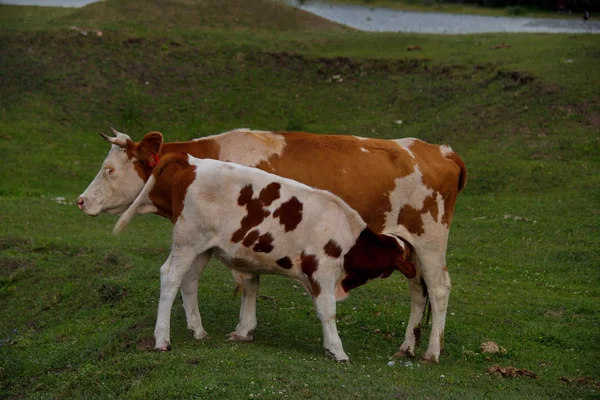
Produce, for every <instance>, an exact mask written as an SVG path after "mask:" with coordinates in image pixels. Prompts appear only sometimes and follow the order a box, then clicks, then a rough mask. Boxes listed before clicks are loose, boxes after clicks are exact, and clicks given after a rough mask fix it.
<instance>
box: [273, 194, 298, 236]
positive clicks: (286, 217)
mask: <svg viewBox="0 0 600 400" xmlns="http://www.w3.org/2000/svg"><path fill="white" fill-rule="evenodd" d="M302 207H303V206H302V203H301V202H300V201H299V200H298V199H297V198H296V197H292V198H291V199H289V200H288V201H286V202H285V203H283V204H282V205H281V206H280V207H279V208H278V209H277V210H275V212H274V213H273V217H274V218H279V221H280V222H281V225H283V226H284V227H285V231H286V232H289V231H293V230H294V229H296V227H297V226H298V224H299V223H300V221H302Z"/></svg>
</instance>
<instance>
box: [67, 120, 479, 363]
mask: <svg viewBox="0 0 600 400" xmlns="http://www.w3.org/2000/svg"><path fill="white" fill-rule="evenodd" d="M114 133H115V134H116V137H114V138H109V137H107V136H106V135H104V138H105V139H106V140H108V141H110V142H111V143H112V144H113V146H112V148H111V150H110V152H109V154H108V156H107V157H106V159H105V160H104V163H103V165H102V169H101V170H100V171H99V173H98V175H97V176H96V178H95V179H94V180H93V181H92V183H91V184H90V185H89V187H88V188H87V189H86V190H85V192H84V193H83V194H82V195H81V196H80V198H79V200H78V206H79V208H81V209H82V210H83V211H84V212H85V213H87V214H90V215H97V214H99V213H101V212H106V213H112V214H120V213H122V212H123V211H125V209H126V208H127V206H128V205H129V204H131V203H132V202H133V201H134V199H135V198H136V196H137V194H138V193H139V192H140V191H141V190H142V187H143V186H144V183H145V182H146V181H147V180H148V178H149V177H150V175H151V173H152V170H153V167H154V166H155V165H156V163H157V160H158V159H159V158H160V157H163V156H164V155H165V154H169V153H172V152H185V153H189V154H191V155H192V156H194V157H198V158H212V159H217V160H222V161H231V162H234V163H238V164H242V165H247V166H251V167H256V168H259V169H262V170H265V171H267V172H271V173H273V174H276V175H279V176H283V177H286V178H290V179H294V180H296V181H299V182H302V183H304V184H306V185H308V186H311V187H315V188H318V189H323V190H328V191H330V192H332V193H334V194H336V195H338V196H339V197H341V198H342V199H343V200H344V201H345V202H346V203H347V204H348V205H350V207H352V208H353V209H355V210H356V211H358V213H359V214H360V215H361V217H362V218H363V220H364V221H365V222H366V223H367V225H368V226H369V227H370V228H371V229H372V230H373V231H374V232H377V233H388V234H392V235H396V236H399V237H401V238H403V239H404V240H406V241H407V242H408V243H410V245H411V246H412V248H413V250H414V253H413V256H412V262H414V264H415V266H416V269H417V275H416V277H415V278H414V279H410V280H409V282H410V283H409V287H410V294H411V312H410V318H409V321H408V326H407V329H406V334H405V337H404V342H403V343H402V345H401V346H400V350H399V351H398V353H396V355H397V356H414V355H415V347H416V342H417V338H418V337H419V336H420V330H421V327H420V324H421V320H422V317H423V312H424V309H425V305H426V296H429V300H430V304H431V309H432V327H431V333H430V336H429V346H428V348H427V351H426V352H425V354H424V355H423V359H424V360H425V361H430V362H438V361H439V355H440V350H441V344H442V343H443V334H444V326H445V321H446V310H447V306H448V298H449V294H450V287H451V284H450V276H449V274H448V268H447V266H446V246H447V243H448V234H449V229H450V223H451V221H452V216H453V213H454V205H455V202H456V197H457V194H458V192H460V190H461V189H462V188H463V187H464V185H465V184H466V176H467V172H466V168H465V165H464V163H463V161H462V160H461V158H460V157H459V156H458V155H457V154H456V153H454V152H453V151H452V149H451V148H450V147H449V146H447V145H441V146H439V145H433V144H428V143H425V142H422V141H420V140H418V139H411V138H406V139H397V140H381V139H369V138H361V137H354V136H342V135H315V134H310V133H304V132H263V131H251V130H247V129H237V130H234V131H230V132H226V133H222V134H219V135H215V136H209V137H205V138H201V139H198V140H194V141H190V142H174V143H163V139H162V135H161V134H160V133H157V132H152V133H148V134H147V135H146V136H144V138H143V139H142V141H141V142H139V143H136V142H134V141H132V140H131V138H130V137H129V136H127V135H125V134H122V133H119V132H116V131H114ZM157 208H158V210H157V211H156V213H157V214H159V215H161V216H163V217H167V218H171V219H172V220H173V221H174V222H175V220H174V219H173V215H170V214H169V212H168V211H167V210H166V209H165V207H162V206H160V205H159V206H158V207H157ZM207 262H208V258H206V259H198V260H196V263H195V264H194V268H192V270H191V271H190V273H189V274H188V276H187V277H186V279H185V280H184V284H183V285H182V297H183V299H184V305H185V309H186V313H187V319H188V325H189V326H190V327H191V328H192V329H194V336H195V337H196V338H202V337H204V336H205V335H206V332H205V331H204V329H203V328H201V326H202V324H201V322H200V321H201V320H200V314H199V312H198V304H197V299H196V297H197V281H198V279H199V276H200V274H201V272H202V270H203V268H204V267H205V265H206V263H207ZM257 286H258V282H257V281H256V282H251V283H249V282H246V283H245V284H244V286H243V293H242V309H241V311H240V317H241V318H240V324H239V325H238V329H236V332H238V333H239V335H237V336H236V335H234V338H246V339H250V338H251V336H248V335H247V334H246V335H245V332H244V329H243V327H244V326H248V325H252V324H251V323H247V321H256V316H255V312H256V308H255V305H256V304H255V303H256V289H257ZM425 289H426V290H425ZM198 327H200V328H198Z"/></svg>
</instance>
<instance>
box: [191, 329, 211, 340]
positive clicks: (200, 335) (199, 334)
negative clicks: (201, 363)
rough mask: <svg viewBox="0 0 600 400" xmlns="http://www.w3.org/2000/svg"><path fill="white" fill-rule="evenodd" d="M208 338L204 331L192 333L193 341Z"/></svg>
mask: <svg viewBox="0 0 600 400" xmlns="http://www.w3.org/2000/svg"><path fill="white" fill-rule="evenodd" d="M207 338H208V333H206V331H205V330H202V331H198V332H196V331H194V339H196V340H202V339H207Z"/></svg>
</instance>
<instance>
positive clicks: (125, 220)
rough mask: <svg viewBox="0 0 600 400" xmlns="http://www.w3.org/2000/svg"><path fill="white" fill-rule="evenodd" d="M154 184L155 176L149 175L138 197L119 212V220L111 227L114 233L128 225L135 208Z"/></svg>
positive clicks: (146, 196)
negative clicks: (121, 212) (123, 210)
mask: <svg viewBox="0 0 600 400" xmlns="http://www.w3.org/2000/svg"><path fill="white" fill-rule="evenodd" d="M155 184H156V178H155V176H154V175H150V178H149V179H148V181H147V182H146V184H145V185H144V188H143V189H142V191H141V192H140V194H138V197H136V199H135V200H134V201H133V203H131V205H130V206H129V208H128V209H127V211H125V212H124V213H123V214H121V218H119V220H118V221H117V223H116V224H115V227H114V228H113V233H114V234H117V233H119V232H121V231H122V230H123V229H125V227H126V226H127V225H129V222H131V220H132V219H133V217H134V216H135V214H136V213H137V210H138V208H139V207H140V205H141V204H142V202H143V201H144V200H145V199H147V198H148V194H149V193H150V191H151V190H152V189H153V188H154V185H155Z"/></svg>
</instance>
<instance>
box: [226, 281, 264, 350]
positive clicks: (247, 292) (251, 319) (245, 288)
mask: <svg viewBox="0 0 600 400" xmlns="http://www.w3.org/2000/svg"><path fill="white" fill-rule="evenodd" d="M231 272H232V274H233V277H234V279H235V280H236V282H237V283H238V284H239V285H240V286H241V287H242V304H241V307H240V321H239V323H238V325H237V326H236V328H235V331H233V332H231V333H230V334H229V340H237V341H240V342H250V341H252V340H254V336H253V335H252V332H254V329H256V296H257V293H258V285H259V275H257V274H251V273H247V272H239V271H236V270H232V271H231Z"/></svg>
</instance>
